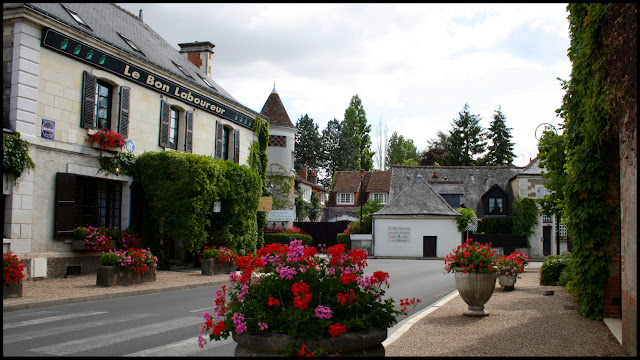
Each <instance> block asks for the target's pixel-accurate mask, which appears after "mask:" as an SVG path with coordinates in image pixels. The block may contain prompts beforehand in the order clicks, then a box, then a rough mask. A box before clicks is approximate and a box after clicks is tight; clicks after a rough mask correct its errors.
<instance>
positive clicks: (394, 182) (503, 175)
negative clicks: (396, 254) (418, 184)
mask: <svg viewBox="0 0 640 360" xmlns="http://www.w3.org/2000/svg"><path fill="white" fill-rule="evenodd" d="M523 169H524V168H522V167H516V166H404V165H394V166H392V171H391V188H390V190H389V198H390V199H391V200H393V198H394V197H396V194H400V193H402V191H403V190H404V189H405V188H406V187H407V186H408V185H410V184H411V183H412V182H413V181H414V180H413V179H414V178H415V177H416V175H418V174H421V175H422V176H424V178H425V179H426V180H427V181H428V182H429V183H430V184H431V185H432V188H433V189H435V190H436V191H438V190H441V189H446V191H450V190H455V191H456V192H451V194H454V193H455V194H462V197H461V198H460V203H461V204H463V205H464V206H465V207H467V208H470V209H472V210H473V211H474V212H475V213H476V215H478V216H484V208H483V205H482V201H481V198H482V195H483V194H484V193H485V192H487V191H488V190H489V189H490V188H491V186H492V185H494V184H497V185H499V186H500V187H501V188H502V189H504V190H505V191H507V192H508V193H509V195H510V197H511V198H513V194H512V192H511V187H510V186H509V184H508V183H509V180H510V179H511V178H512V177H514V176H515V175H517V174H519V173H520V172H521V171H522V170H523ZM434 174H435V175H436V177H434ZM453 182H462V183H461V184H458V185H459V186H462V190H463V191H462V192H458V191H459V190H460V188H459V187H458V188H454V189H450V188H448V187H449V186H452V185H451V184H452V183H453ZM440 183H441V184H442V185H436V184H440ZM445 184H449V185H445ZM447 193H448V192H443V193H441V194H447Z"/></svg>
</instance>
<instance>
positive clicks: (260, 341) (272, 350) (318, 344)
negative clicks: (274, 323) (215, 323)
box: [232, 328, 387, 357]
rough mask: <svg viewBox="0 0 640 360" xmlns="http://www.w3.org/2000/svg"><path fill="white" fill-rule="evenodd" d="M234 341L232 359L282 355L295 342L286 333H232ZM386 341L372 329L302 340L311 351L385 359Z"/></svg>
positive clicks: (380, 332)
mask: <svg viewBox="0 0 640 360" xmlns="http://www.w3.org/2000/svg"><path fill="white" fill-rule="evenodd" d="M232 337H233V340H234V341H235V342H236V343H237V344H238V345H237V346H236V349H235V356H237V357H240V356H285V353H286V348H287V344H289V342H291V341H295V340H297V339H294V338H293V337H292V336H291V335H288V334H264V335H263V334H260V335H257V334H256V335H254V334H247V333H246V332H245V333H242V334H237V333H235V332H233V333H232ZM386 338H387V329H381V328H374V329H371V330H366V331H359V332H353V333H345V334H341V335H338V336H336V337H335V338H332V337H327V338H322V339H312V340H307V341H304V344H305V345H307V346H308V347H309V348H310V349H311V351H314V352H316V351H317V350H319V349H320V348H321V349H322V350H324V351H327V352H328V353H329V354H340V355H347V356H358V355H359V356H363V355H366V356H384V354H385V351H384V346H383V345H382V342H383V341H384V340H385V339H386Z"/></svg>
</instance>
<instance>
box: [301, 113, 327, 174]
mask: <svg viewBox="0 0 640 360" xmlns="http://www.w3.org/2000/svg"><path fill="white" fill-rule="evenodd" d="M296 127H297V128H298V133H297V134H296V146H295V150H294V166H295V168H296V170H297V169H299V168H300V164H305V165H307V167H309V168H310V169H319V168H320V166H321V165H322V161H321V156H319V155H320V154H321V153H322V139H321V138H320V134H319V133H318V125H317V124H315V123H314V122H313V119H312V118H310V117H309V115H307V114H305V115H304V116H301V117H300V119H298V121H297V122H296Z"/></svg>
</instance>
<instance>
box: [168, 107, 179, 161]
mask: <svg viewBox="0 0 640 360" xmlns="http://www.w3.org/2000/svg"><path fill="white" fill-rule="evenodd" d="M180 112H181V111H180V109H179V108H177V107H176V106H171V107H170V108H169V148H170V149H173V150H178V139H179V137H178V133H179V131H180ZM174 114H175V117H174Z"/></svg>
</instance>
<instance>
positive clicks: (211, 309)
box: [189, 306, 213, 313]
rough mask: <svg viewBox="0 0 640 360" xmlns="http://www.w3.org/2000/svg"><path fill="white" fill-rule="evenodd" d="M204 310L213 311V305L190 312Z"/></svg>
mask: <svg viewBox="0 0 640 360" xmlns="http://www.w3.org/2000/svg"><path fill="white" fill-rule="evenodd" d="M202 311H213V306H209V307H206V308H202V309H196V310H191V311H189V312H191V313H194V312H202Z"/></svg>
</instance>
